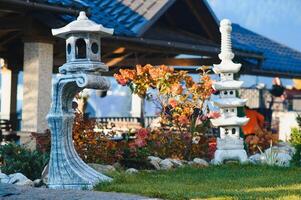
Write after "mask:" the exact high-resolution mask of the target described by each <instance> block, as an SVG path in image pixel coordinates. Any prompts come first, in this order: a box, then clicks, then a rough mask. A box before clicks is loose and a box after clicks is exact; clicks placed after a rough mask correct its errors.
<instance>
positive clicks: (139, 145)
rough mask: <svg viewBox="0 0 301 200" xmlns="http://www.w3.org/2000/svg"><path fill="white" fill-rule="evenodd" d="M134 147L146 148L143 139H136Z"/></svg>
mask: <svg viewBox="0 0 301 200" xmlns="http://www.w3.org/2000/svg"><path fill="white" fill-rule="evenodd" d="M135 145H136V146H137V147H144V146H146V141H145V140H143V139H141V138H137V139H136V140H135Z"/></svg>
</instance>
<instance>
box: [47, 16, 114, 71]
mask: <svg viewBox="0 0 301 200" xmlns="http://www.w3.org/2000/svg"><path fill="white" fill-rule="evenodd" d="M52 34H53V35H55V36H58V37H61V38H64V39H66V57H67V63H66V64H64V65H63V66H62V67H60V73H63V74H65V73H67V72H80V71H83V70H84V71H88V72H92V71H93V72H97V71H103V70H107V66H105V65H104V64H103V63H102V62H101V60H100V55H101V52H100V50H101V49H100V38H101V37H102V36H108V35H112V34H113V29H108V28H104V27H103V26H102V25H99V24H96V23H95V22H93V21H91V20H89V19H88V17H87V16H86V14H85V12H80V14H79V16H78V18H77V20H75V21H73V22H71V23H70V24H68V25H66V26H64V27H62V28H59V29H53V30H52Z"/></svg>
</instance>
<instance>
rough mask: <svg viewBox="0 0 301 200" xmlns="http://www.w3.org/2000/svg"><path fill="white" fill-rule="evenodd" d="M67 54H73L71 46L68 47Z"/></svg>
mask: <svg viewBox="0 0 301 200" xmlns="http://www.w3.org/2000/svg"><path fill="white" fill-rule="evenodd" d="M67 53H68V54H70V53H71V44H68V45H67Z"/></svg>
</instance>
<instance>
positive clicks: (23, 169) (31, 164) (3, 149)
mask: <svg viewBox="0 0 301 200" xmlns="http://www.w3.org/2000/svg"><path fill="white" fill-rule="evenodd" d="M48 160H49V154H46V153H42V152H39V151H36V150H35V151H31V150H28V149H25V148H23V147H20V146H18V145H16V144H13V143H10V144H7V145H3V146H0V162H1V163H2V164H1V171H2V172H3V173H5V174H12V173H17V172H20V173H22V174H24V175H25V176H26V177H28V178H29V179H31V180H34V179H37V178H40V177H41V173H42V171H43V168H44V167H45V165H46V164H47V163H48Z"/></svg>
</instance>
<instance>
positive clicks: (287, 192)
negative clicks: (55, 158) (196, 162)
mask: <svg viewBox="0 0 301 200" xmlns="http://www.w3.org/2000/svg"><path fill="white" fill-rule="evenodd" d="M111 176H112V177H114V181H113V182H111V183H106V184H100V185H98V186H96V188H95V189H96V190H98V191H116V192H126V193H133V194H142V195H145V196H149V197H158V198H163V199H172V200H177V199H179V200H184V199H289V200H291V199H301V168H296V167H294V168H278V167H268V166H251V165H243V166H241V165H224V166H211V167H208V168H190V167H186V168H181V169H177V170H174V171H158V172H151V173H150V172H146V171H145V172H139V173H138V174H136V175H125V174H124V173H114V174H111Z"/></svg>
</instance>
